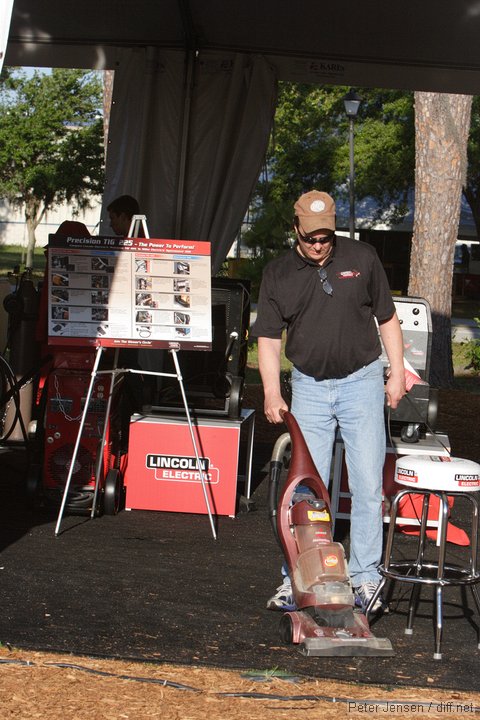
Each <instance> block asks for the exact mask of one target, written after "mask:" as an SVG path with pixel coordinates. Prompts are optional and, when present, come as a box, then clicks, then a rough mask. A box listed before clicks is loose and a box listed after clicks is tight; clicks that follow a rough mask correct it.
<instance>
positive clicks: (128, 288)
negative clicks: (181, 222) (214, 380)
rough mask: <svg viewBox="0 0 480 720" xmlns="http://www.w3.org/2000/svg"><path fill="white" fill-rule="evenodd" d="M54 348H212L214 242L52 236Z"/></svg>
mask: <svg viewBox="0 0 480 720" xmlns="http://www.w3.org/2000/svg"><path fill="white" fill-rule="evenodd" d="M47 255H48V342H49V344H53V345H62V346H67V347H68V346H78V345H81V346H82V347H85V346H89V345H90V346H92V347H99V346H102V347H115V348H128V347H130V348H135V347H136V348H157V349H158V348H159V349H169V350H172V349H173V350H183V349H187V348H188V349H189V350H210V349H211V344H212V319H211V280H210V277H211V262H210V243H208V242H204V241H193V240H192V241H184V240H162V239H151V238H112V237H86V238H74V237H70V236H59V235H50V237H49V243H48V250H47Z"/></svg>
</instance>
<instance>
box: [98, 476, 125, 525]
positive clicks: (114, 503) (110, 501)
mask: <svg viewBox="0 0 480 720" xmlns="http://www.w3.org/2000/svg"><path fill="white" fill-rule="evenodd" d="M122 493H123V482H122V474H121V472H120V470H117V469H115V468H111V469H110V470H109V471H108V473H107V477H106V478H105V487H104V491H103V512H104V513H105V515H116V514H117V513H118V511H119V510H120V503H121V501H122Z"/></svg>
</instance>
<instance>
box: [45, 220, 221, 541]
mask: <svg viewBox="0 0 480 720" xmlns="http://www.w3.org/2000/svg"><path fill="white" fill-rule="evenodd" d="M146 220H147V219H146V216H145V215H134V216H133V218H132V222H131V224H130V229H129V232H128V237H139V233H140V230H143V233H144V235H143V237H145V238H149V237H150V235H149V233H148V228H147V222H146ZM104 349H105V348H104V347H103V346H102V345H99V346H98V347H97V353H96V356H95V362H94V364H93V368H92V372H91V376H90V384H89V387H88V391H87V396H86V399H85V406H84V408H83V412H82V418H81V420H80V426H79V428H78V434H77V439H76V442H75V446H74V449H73V454H72V459H71V461H70V467H69V470H68V475H67V480H66V483H65V488H64V491H63V497H62V502H61V505H60V510H59V513H58V518H57V524H56V526H55V536H58V534H59V532H60V526H61V522H62V519H63V514H64V512H65V505H66V502H67V497H68V492H69V490H70V484H71V482H72V476H73V470H74V467H75V462H76V459H77V455H78V450H79V447H80V441H81V439H82V433H83V428H84V426H85V420H86V417H87V412H88V406H89V403H90V399H91V396H92V392H93V388H94V385H95V380H96V378H97V375H102V374H109V375H110V376H111V377H110V389H109V394H108V399H107V406H106V410H105V422H104V424H103V432H102V440H101V445H100V449H99V453H98V458H97V463H96V472H95V490H94V494H93V501H92V510H91V514H90V517H91V518H93V517H95V509H96V505H97V497H98V489H99V484H100V475H101V462H102V460H103V451H104V448H105V442H106V437H107V427H108V419H109V417H110V409H111V404H112V397H113V390H114V387H115V380H116V377H117V376H118V375H120V374H123V373H127V372H130V373H136V374H140V375H155V376H157V377H160V376H161V377H176V378H177V380H178V384H179V386H180V392H181V394H182V400H183V405H184V408H185V415H186V418H187V422H188V428H189V431H190V437H191V440H192V445H193V450H194V452H195V458H196V461H197V469H198V473H199V475H200V481H201V483H202V491H203V497H204V499H205V505H206V508H207V512H208V518H209V521H210V527H211V530H212V534H213V539H214V540H216V539H217V533H216V530H215V524H214V522H213V515H212V510H211V507H210V500H209V498H208V493H207V486H206V482H205V473H204V471H203V467H202V463H201V462H200V453H199V451H198V446H197V441H196V438H195V433H194V430H193V424H192V418H191V415H190V410H189V407H188V403H187V396H186V394H185V387H184V385H183V378H182V373H181V370H180V364H179V362H178V350H169V352H170V353H171V354H172V357H173V363H174V365H175V373H165V372H154V371H145V370H134V369H132V368H118V367H117V363H118V349H116V350H115V353H114V359H113V368H112V369H111V370H99V369H98V368H99V366H100V360H101V358H102V353H103V351H104Z"/></svg>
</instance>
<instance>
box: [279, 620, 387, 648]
mask: <svg viewBox="0 0 480 720" xmlns="http://www.w3.org/2000/svg"><path fill="white" fill-rule="evenodd" d="M280 635H281V637H282V640H283V641H284V642H286V643H293V644H295V645H298V650H299V652H300V653H301V654H302V655H304V656H306V657H312V656H323V657H339V656H340V657H341V656H345V657H355V656H370V657H392V656H393V655H395V652H394V650H393V648H392V644H391V642H390V640H388V639H387V638H377V637H375V635H373V634H372V632H371V631H370V628H369V626H368V622H367V619H366V617H365V615H363V614H362V613H357V612H354V613H353V624H352V625H351V626H348V627H328V626H321V625H318V624H317V623H316V622H315V620H314V619H313V617H312V616H311V615H310V614H309V613H308V612H306V611H301V610H296V611H294V612H286V613H284V614H283V615H282V619H281V621H280Z"/></svg>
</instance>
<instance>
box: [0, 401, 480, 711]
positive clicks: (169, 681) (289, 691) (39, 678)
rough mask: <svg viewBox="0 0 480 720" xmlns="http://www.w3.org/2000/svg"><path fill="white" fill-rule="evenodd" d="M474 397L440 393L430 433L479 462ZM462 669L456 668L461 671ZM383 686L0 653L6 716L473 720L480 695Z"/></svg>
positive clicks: (273, 431)
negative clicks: (468, 719) (446, 719)
mask: <svg viewBox="0 0 480 720" xmlns="http://www.w3.org/2000/svg"><path fill="white" fill-rule="evenodd" d="M246 394H247V398H246V402H247V404H248V407H254V408H255V409H256V410H257V411H258V422H257V427H256V436H257V437H258V438H259V440H262V441H266V440H268V441H271V442H272V443H273V442H274V439H275V437H276V436H278V434H280V433H281V432H283V428H282V427H272V426H269V425H268V424H267V423H266V422H265V421H264V419H263V414H262V395H261V391H259V390H258V388H250V389H248V388H247V393H246ZM479 409H480V395H479V394H477V393H476V392H470V391H468V389H467V390H463V391H459V390H448V391H441V393H440V399H439V417H438V424H437V428H438V429H439V430H443V431H446V432H447V433H448V435H449V438H450V442H451V445H452V452H453V454H455V455H457V456H460V457H468V458H471V459H473V460H476V461H480V434H479V432H478V414H479ZM459 672H461V668H459ZM388 681H389V680H388V678H385V684H384V685H382V686H381V687H378V686H371V685H369V686H367V685H359V684H351V683H350V684H349V683H342V682H332V681H330V680H324V679H318V678H316V679H308V678H307V679H306V678H295V677H283V676H281V675H277V674H276V672H275V669H273V670H271V671H261V672H260V671H258V672H255V671H254V670H250V671H240V670H238V671H231V670H228V671H227V670H223V669H219V668H207V667H196V666H193V665H189V666H182V665H170V664H168V665H166V664H160V663H159V664H156V663H155V664H154V663H133V662H128V661H125V660H117V659H111V660H109V659H98V658H89V657H74V656H71V655H64V654H51V653H42V652H34V651H27V650H17V649H15V648H10V647H6V646H3V647H0V698H1V700H0V703H1V712H2V714H1V717H2V720H3V719H8V720H10V719H13V718H21V719H22V720H23V719H27V718H29V719H34V718H45V719H46V720H66V719H70V718H75V720H82V719H83V718H95V719H98V720H103V719H105V720H120V719H124V718H125V719H129V718H131V719H132V720H143V719H145V720H147V719H149V718H160V717H161V718H162V720H170V719H172V720H176V719H180V718H181V719H182V720H197V718H205V717H207V716H208V717H209V718H210V720H224V718H233V719H235V718H238V719H239V720H240V718H241V719H242V720H244V719H247V718H248V720H257V718H258V720H260V718H262V720H263V719H264V718H272V719H275V720H277V718H282V717H288V720H297V719H300V718H302V720H303V718H305V717H309V718H344V717H347V716H350V715H352V717H353V716H357V715H358V716H360V715H365V714H368V715H370V716H379V717H385V715H388V716H391V717H395V718H407V717H409V718H410V717H412V716H413V717H429V718H437V717H438V718H440V717H441V718H444V717H450V718H457V717H472V715H473V714H474V713H480V693H479V692H474V691H473V690H474V689H472V692H471V693H468V695H465V693H461V692H457V691H447V690H441V689H437V688H435V687H434V681H433V678H432V686H430V687H425V688H408V687H405V686H404V687H400V688H396V687H395V686H393V685H389V684H388Z"/></svg>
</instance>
